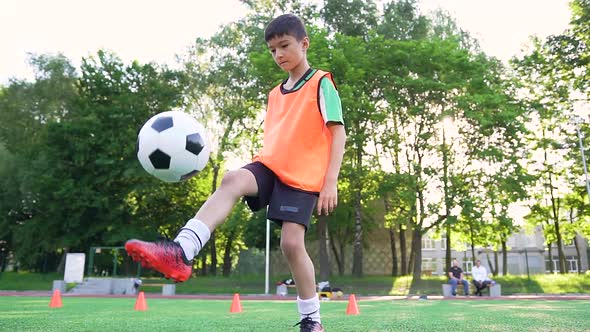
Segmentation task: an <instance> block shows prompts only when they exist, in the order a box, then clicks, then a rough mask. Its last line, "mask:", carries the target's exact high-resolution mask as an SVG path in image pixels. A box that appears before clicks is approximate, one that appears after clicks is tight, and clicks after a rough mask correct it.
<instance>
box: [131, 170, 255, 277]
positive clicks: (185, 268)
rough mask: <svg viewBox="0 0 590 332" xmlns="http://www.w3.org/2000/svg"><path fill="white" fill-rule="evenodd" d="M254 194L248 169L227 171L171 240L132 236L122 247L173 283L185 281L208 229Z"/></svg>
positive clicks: (207, 237)
mask: <svg viewBox="0 0 590 332" xmlns="http://www.w3.org/2000/svg"><path fill="white" fill-rule="evenodd" d="M257 194H258V185H257V182H256V178H255V177H254V175H253V174H252V173H251V172H250V171H249V170H247V169H243V168H242V169H238V170H234V171H230V172H228V173H226V174H225V176H224V177H223V180H222V181H221V184H220V186H219V188H217V190H216V191H215V192H214V193H213V195H211V197H209V199H207V201H206V202H205V204H203V206H201V208H200V209H199V211H198V212H197V214H196V215H195V217H194V218H193V219H190V220H189V221H188V222H187V223H186V225H185V226H184V227H183V228H181V230H180V232H179V233H178V235H177V236H176V238H175V239H174V241H160V242H145V241H140V240H135V239H133V240H129V241H127V243H125V249H126V250H127V252H128V253H129V255H130V256H131V257H132V258H133V260H135V261H140V262H141V264H142V266H144V267H147V268H151V269H154V270H156V271H158V272H161V273H162V274H164V276H165V277H166V278H172V279H174V281H176V282H181V281H186V280H187V279H188V278H189V277H190V275H191V274H192V263H191V261H192V260H193V258H194V257H195V256H196V255H197V254H198V253H199V251H200V250H201V249H202V248H203V246H205V243H207V241H208V240H209V237H210V236H211V232H212V231H213V230H215V228H217V226H219V225H220V224H221V223H222V222H223V221H224V220H225V218H226V217H227V216H228V215H229V213H230V212H231V210H232V208H233V206H234V205H235V204H236V202H237V201H238V199H240V197H242V196H256V195H257Z"/></svg>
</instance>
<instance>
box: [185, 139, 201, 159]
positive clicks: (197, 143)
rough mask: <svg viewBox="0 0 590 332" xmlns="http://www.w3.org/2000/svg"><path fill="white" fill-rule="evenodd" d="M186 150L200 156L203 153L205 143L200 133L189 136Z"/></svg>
mask: <svg viewBox="0 0 590 332" xmlns="http://www.w3.org/2000/svg"><path fill="white" fill-rule="evenodd" d="M185 148H186V149H187V150H188V151H190V152H192V153H194V154H195V155H196V156H198V155H199V153H201V151H203V148H205V141H204V140H203V138H202V137H201V135H200V134H199V133H196V134H191V135H187V136H186V147H185Z"/></svg>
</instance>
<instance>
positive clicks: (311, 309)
mask: <svg viewBox="0 0 590 332" xmlns="http://www.w3.org/2000/svg"><path fill="white" fill-rule="evenodd" d="M297 308H299V315H301V319H303V318H305V317H309V318H311V319H312V320H313V321H315V322H318V323H320V324H321V323H322V321H321V320H320V298H319V297H317V296H314V297H312V298H311V299H307V300H302V299H301V298H299V296H297Z"/></svg>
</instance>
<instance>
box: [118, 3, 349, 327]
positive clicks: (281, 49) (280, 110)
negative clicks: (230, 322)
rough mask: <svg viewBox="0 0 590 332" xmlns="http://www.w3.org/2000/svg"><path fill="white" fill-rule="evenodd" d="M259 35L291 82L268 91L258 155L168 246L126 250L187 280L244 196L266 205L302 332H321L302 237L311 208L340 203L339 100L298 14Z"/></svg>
mask: <svg viewBox="0 0 590 332" xmlns="http://www.w3.org/2000/svg"><path fill="white" fill-rule="evenodd" d="M264 37H265V40H266V42H267V45H268V48H269V50H270V52H271V54H272V57H273V59H274V61H275V63H276V64H277V65H278V66H279V67H280V68H281V69H283V70H284V71H286V72H288V73H289V78H288V79H287V80H285V81H284V82H283V83H281V84H279V85H278V86H277V87H275V88H274V89H273V90H272V91H271V92H270V95H269V99H268V108H267V113H266V117H265V121H264V139H263V148H262V151H261V152H260V153H259V154H258V155H257V156H256V157H255V158H254V162H253V163H251V164H248V165H246V166H244V167H243V168H241V169H239V170H234V171H230V172H228V173H226V174H225V176H224V177H223V180H222V181H221V185H220V186H219V188H218V189H217V190H216V191H215V192H214V193H213V195H211V197H209V199H208V200H207V201H206V202H205V204H203V206H202V207H201V208H200V209H199V211H198V212H197V214H196V215H195V217H194V218H193V219H191V220H189V221H188V222H187V223H186V225H185V226H184V227H183V228H182V229H181V230H180V232H179V233H178V235H177V237H176V239H175V240H174V241H173V242H172V241H166V242H157V243H150V242H143V241H139V240H129V241H127V243H126V244H125V248H126V250H127V252H128V253H129V254H130V256H131V257H133V258H134V259H135V260H139V261H141V263H142V264H143V265H144V266H146V267H151V268H153V269H155V270H157V271H159V272H161V273H163V274H164V276H165V277H167V278H172V279H174V280H175V281H185V280H186V279H188V278H189V277H190V275H191V272H192V265H191V261H192V259H193V258H194V257H195V256H196V255H197V254H198V252H199V250H201V248H202V247H203V246H204V245H205V243H206V242H207V240H209V237H210V234H211V233H210V232H212V231H213V230H214V229H215V228H216V227H217V226H219V225H220V224H221V223H222V222H223V221H224V219H225V218H226V217H227V216H228V215H229V213H230V211H231V209H232V207H233V206H234V204H235V203H236V202H237V201H238V199H240V198H241V197H242V196H243V197H245V200H246V203H247V204H248V206H249V207H250V208H251V209H252V210H253V211H256V210H259V209H262V208H265V207H266V206H267V205H268V213H267V218H268V219H270V220H273V221H275V222H277V223H278V224H279V225H281V250H282V252H283V254H284V255H285V257H286V258H287V262H288V264H289V267H290V269H291V272H292V275H293V278H294V279H295V285H296V286H297V293H298V297H297V305H298V309H299V313H300V318H301V321H300V322H299V323H298V325H300V331H324V329H323V327H322V325H321V320H320V311H319V309H320V302H319V298H318V296H317V294H316V289H315V288H316V285H315V271H314V267H313V263H312V261H311V259H310V257H309V255H308V254H307V251H306V249H305V242H304V236H305V232H306V230H307V227H308V226H309V222H310V219H311V214H312V213H313V210H314V208H316V206H317V213H318V214H322V213H323V214H326V215H327V214H329V213H330V212H332V211H333V210H334V208H335V207H336V205H337V200H338V199H337V188H336V184H337V180H338V173H339V172H340V165H341V163H342V157H343V154H344V144H345V141H346V134H345V131H344V125H343V124H344V121H343V119H342V109H341V106H340V99H339V97H338V93H337V92H336V89H335V86H334V83H333V81H332V76H331V74H330V73H327V72H323V71H320V70H314V69H311V68H310V66H309V64H308V62H307V48H308V47H309V38H308V36H307V32H306V31H305V27H304V25H303V23H302V22H301V20H300V19H299V18H298V17H297V16H295V15H291V14H286V15H281V16H279V17H277V18H275V19H274V20H272V21H271V22H270V23H269V25H268V26H267V28H266V30H265V36H264Z"/></svg>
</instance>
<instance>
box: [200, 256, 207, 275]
mask: <svg viewBox="0 0 590 332" xmlns="http://www.w3.org/2000/svg"><path fill="white" fill-rule="evenodd" d="M201 275H202V276H206V275H207V255H206V254H203V255H201Z"/></svg>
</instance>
